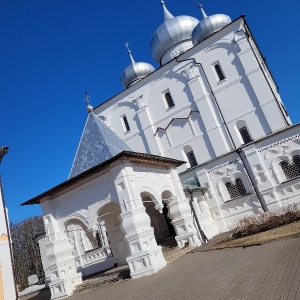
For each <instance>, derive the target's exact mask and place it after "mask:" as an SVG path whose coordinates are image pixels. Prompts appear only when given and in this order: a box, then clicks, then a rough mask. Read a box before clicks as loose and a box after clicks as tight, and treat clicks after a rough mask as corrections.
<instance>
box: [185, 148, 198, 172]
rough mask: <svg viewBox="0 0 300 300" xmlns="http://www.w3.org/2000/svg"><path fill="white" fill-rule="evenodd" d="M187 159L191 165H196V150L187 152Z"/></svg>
mask: <svg viewBox="0 0 300 300" xmlns="http://www.w3.org/2000/svg"><path fill="white" fill-rule="evenodd" d="M186 156H187V159H188V161H189V164H190V167H191V168H192V167H195V166H197V165H198V163H197V160H196V157H195V154H194V151H189V152H187V153H186Z"/></svg>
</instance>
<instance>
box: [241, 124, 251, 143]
mask: <svg viewBox="0 0 300 300" xmlns="http://www.w3.org/2000/svg"><path fill="white" fill-rule="evenodd" d="M239 131H240V134H241V137H242V139H243V142H244V144H247V143H250V142H252V138H251V136H250V134H249V131H248V129H247V127H246V126H243V127H242V128H240V129H239Z"/></svg>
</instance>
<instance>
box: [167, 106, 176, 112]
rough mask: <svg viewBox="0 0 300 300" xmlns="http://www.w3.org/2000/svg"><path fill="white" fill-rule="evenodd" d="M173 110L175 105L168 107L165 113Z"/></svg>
mask: <svg viewBox="0 0 300 300" xmlns="http://www.w3.org/2000/svg"><path fill="white" fill-rule="evenodd" d="M173 108H175V105H174V106H172V107H168V108H167V109H166V111H169V110H171V109H173Z"/></svg>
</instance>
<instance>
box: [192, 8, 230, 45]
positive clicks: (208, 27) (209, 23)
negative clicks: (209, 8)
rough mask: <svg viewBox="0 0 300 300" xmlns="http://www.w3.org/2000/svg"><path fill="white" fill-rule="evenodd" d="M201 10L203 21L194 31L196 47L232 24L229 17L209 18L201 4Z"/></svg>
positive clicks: (213, 16)
mask: <svg viewBox="0 0 300 300" xmlns="http://www.w3.org/2000/svg"><path fill="white" fill-rule="evenodd" d="M199 8H200V9H201V12H202V15H203V20H201V21H200V22H199V24H198V25H197V26H196V27H195V29H194V31H193V34H192V39H193V43H194V45H196V44H199V43H200V42H202V41H203V40H205V39H206V38H207V37H208V36H210V35H211V34H213V33H215V32H217V31H219V30H220V29H222V28H223V27H225V26H226V25H228V24H229V23H231V19H230V17H229V16H227V15H223V14H216V15H211V16H207V15H206V13H205V12H204V10H203V8H202V5H200V4H199Z"/></svg>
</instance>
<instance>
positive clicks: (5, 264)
mask: <svg viewBox="0 0 300 300" xmlns="http://www.w3.org/2000/svg"><path fill="white" fill-rule="evenodd" d="M7 231H8V228H7V227H6V224H5V216H4V208H3V207H2V196H1V193H0V236H1V235H2V234H6V235H7ZM0 263H1V269H2V280H3V289H4V299H5V300H14V299H16V295H15V287H14V277H13V268H12V261H11V256H10V250H9V243H8V240H1V239H0Z"/></svg>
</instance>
